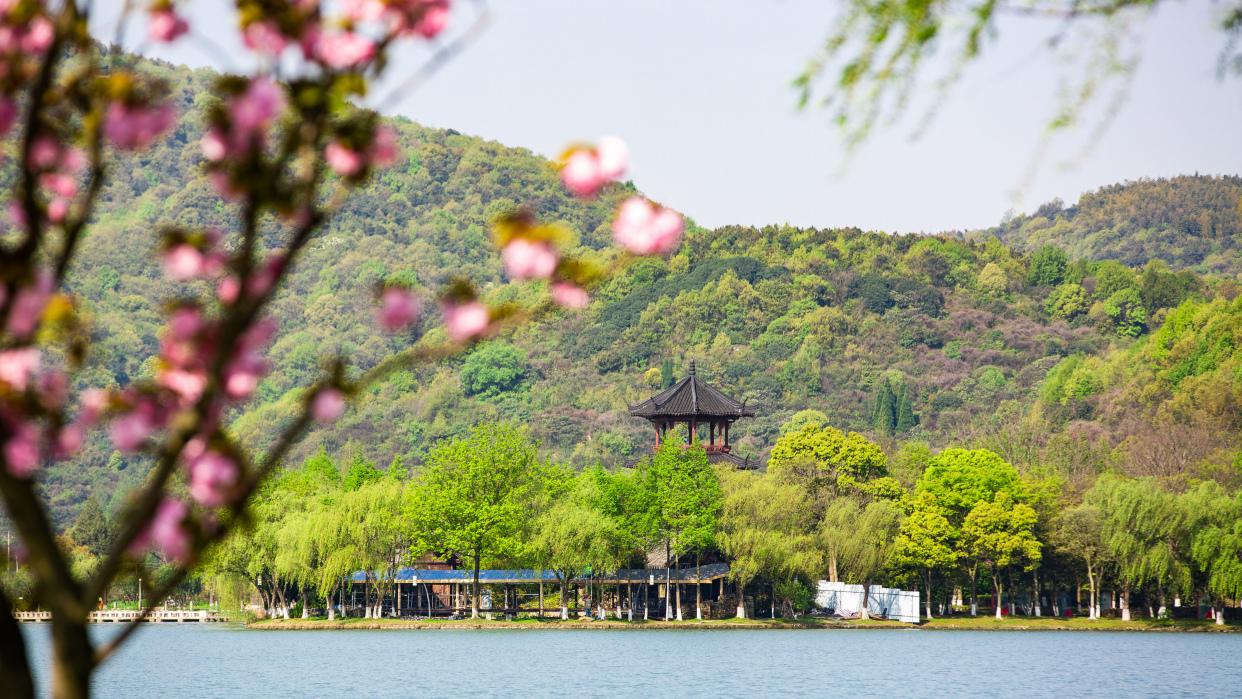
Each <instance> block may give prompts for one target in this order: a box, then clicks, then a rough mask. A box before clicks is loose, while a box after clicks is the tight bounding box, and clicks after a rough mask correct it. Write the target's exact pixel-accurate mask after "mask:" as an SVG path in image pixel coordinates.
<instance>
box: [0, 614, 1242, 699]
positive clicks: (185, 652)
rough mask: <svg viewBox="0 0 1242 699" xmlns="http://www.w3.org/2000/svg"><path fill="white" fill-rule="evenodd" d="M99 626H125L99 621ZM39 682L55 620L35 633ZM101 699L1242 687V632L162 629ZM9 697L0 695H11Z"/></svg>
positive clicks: (102, 680) (147, 632)
mask: <svg viewBox="0 0 1242 699" xmlns="http://www.w3.org/2000/svg"><path fill="white" fill-rule="evenodd" d="M95 630H96V632H97V633H99V634H101V635H108V634H111V633H115V632H116V630H115V629H114V628H110V627H96V629H95ZM27 631H28V634H27V635H28V638H30V640H31V641H32V643H33V645H34V648H33V651H34V652H35V654H36V658H35V665H36V668H38V670H39V672H40V675H41V679H45V678H46V675H47V672H46V667H47V638H48V634H47V629H46V627H27ZM96 692H97V695H98V696H101V697H126V698H128V697H152V696H169V697H178V698H181V699H188V698H190V697H230V698H231V697H243V696H262V697H298V698H301V697H335V696H346V695H348V696H351V697H411V696H437V697H439V696H451V697H456V696H472V697H474V696H504V697H511V696H558V697H576V696H584V695H585V696H610V697H612V696H627V697H630V696H632V697H652V696H676V697H695V696H711V697H721V696H763V695H784V696H826V695H838V696H864V697H896V696H926V697H932V696H936V697H942V696H960V697H1000V696H1048V697H1053V696H1055V697H1062V698H1069V697H1084V696H1098V697H1106V696H1107V697H1169V696H1237V695H1238V694H1239V693H1242V635H1240V634H1206V633H1197V634H1195V633H1192V634H1182V633H1105V632H1091V633H1088V632H1055V631H1043V632H1003V633H1002V632H991V633H989V632H978V631H940V632H936V631H916V630H909V631H902V630H780V631H775V630H773V631H763V630H755V631H749V630H747V631H724V630H714V631H694V630H686V631H680V630H678V631H660V630H650V631H642V630H635V631H592V630H497V631H465V630H461V631H399V630H391V631H246V630H243V629H241V628H238V627H235V626H225V625H204V626H197V625H180V624H165V625H152V626H151V627H150V628H146V629H143V630H142V632H140V633H139V634H137V635H136V636H135V638H134V639H133V640H132V641H131V642H130V643H129V644H128V645H127V646H125V648H124V649H123V650H122V651H121V653H120V654H119V656H118V657H116V658H115V659H114V660H112V661H111V662H109V663H108V665H106V666H105V667H104V669H103V670H102V672H101V673H100V675H99V676H98V680H97V683H96ZM0 694H3V692H0Z"/></svg>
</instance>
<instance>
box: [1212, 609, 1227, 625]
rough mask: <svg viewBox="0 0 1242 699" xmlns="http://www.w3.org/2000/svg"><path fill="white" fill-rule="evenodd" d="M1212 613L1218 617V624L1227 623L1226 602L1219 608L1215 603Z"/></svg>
mask: <svg viewBox="0 0 1242 699" xmlns="http://www.w3.org/2000/svg"><path fill="white" fill-rule="evenodd" d="M1212 615H1213V616H1215V617H1216V625H1217V626H1224V625H1225V605H1224V604H1221V605H1220V607H1219V608H1218V607H1217V606H1216V605H1215V604H1213V605H1212Z"/></svg>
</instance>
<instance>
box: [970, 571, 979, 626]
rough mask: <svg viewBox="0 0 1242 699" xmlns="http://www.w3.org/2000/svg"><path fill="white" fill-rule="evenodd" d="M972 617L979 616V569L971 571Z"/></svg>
mask: <svg viewBox="0 0 1242 699" xmlns="http://www.w3.org/2000/svg"><path fill="white" fill-rule="evenodd" d="M970 615H971V616H978V615H979V568H978V566H975V567H972V568H971V569H970Z"/></svg>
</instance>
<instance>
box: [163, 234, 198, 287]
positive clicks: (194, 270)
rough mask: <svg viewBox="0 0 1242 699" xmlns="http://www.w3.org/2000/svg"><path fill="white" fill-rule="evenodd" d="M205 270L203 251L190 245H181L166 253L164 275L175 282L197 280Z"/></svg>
mask: <svg viewBox="0 0 1242 699" xmlns="http://www.w3.org/2000/svg"><path fill="white" fill-rule="evenodd" d="M203 269H204V260H203V253H202V251H201V250H199V249H198V248H196V247H194V246H193V245H190V244H189V243H179V244H177V245H174V246H172V247H171V248H169V249H168V251H167V252H165V253H164V274H165V275H167V276H168V278H169V279H171V280H173V281H175V282H184V281H189V280H191V279H196V278H197V277H198V276H199V275H201V274H202V273H203Z"/></svg>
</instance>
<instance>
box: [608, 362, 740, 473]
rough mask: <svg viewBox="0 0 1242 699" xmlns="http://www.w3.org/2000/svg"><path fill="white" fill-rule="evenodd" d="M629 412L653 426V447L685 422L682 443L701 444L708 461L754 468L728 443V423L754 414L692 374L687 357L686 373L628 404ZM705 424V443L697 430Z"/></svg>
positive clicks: (693, 371)
mask: <svg viewBox="0 0 1242 699" xmlns="http://www.w3.org/2000/svg"><path fill="white" fill-rule="evenodd" d="M630 415H633V416H634V417H641V418H644V419H646V420H647V421H649V422H650V423H651V425H652V426H653V427H655V431H656V448H657V449H658V448H659V447H660V444H662V443H663V442H664V441H665V440H667V439H668V438H669V431H670V430H672V429H674V428H676V426H677V425H679V424H685V425H686V438H685V441H684V442H682V443H683V444H701V445H702V446H703V449H704V450H705V451H706V452H707V460H708V461H709V462H711V463H729V464H733V465H734V466H736V467H738V468H743V469H750V468H756V467H757V466H758V464H757V463H754V462H752V461H751V460H750V458H749V457H747V458H741V457H739V456H737V455H735V454H733V453H732V448H731V447H730V446H729V426H730V425H732V424H733V422H734V421H735V420H737V419H738V418H743V417H754V415H755V413H754V411H752V410H748V409H747V408H746V402H745V401H738V400H736V399H734V398H730V397H729V396H726V395H725V394H723V393H721V392H720V391H719V390H718V389H716V388H714V387H712V386H709V385H708V384H707V383H705V382H704V381H703V380H702V379H700V378H699V377H698V376H696V375H695V368H694V360H693V359H692V360H690V375H689V376H687V377H686V378H684V379H682V380H681V381H678V382H677V383H675V384H673V385H672V386H670V387H669V388H667V389H665V390H664V391H662V392H660V393H657V394H656V395H654V396H652V397H650V398H648V399H647V400H645V401H643V402H641V403H639V404H638V405H632V406H630ZM704 426H706V427H707V430H706V431H707V443H706V444H703V437H702V435H701V434H700V431H701V429H702V428H703V427H704Z"/></svg>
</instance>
